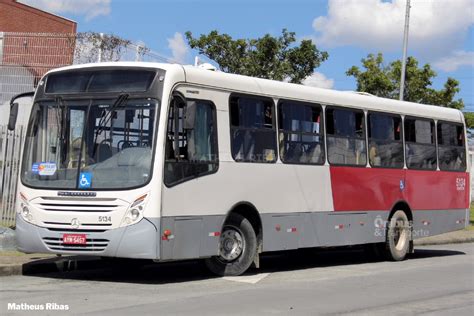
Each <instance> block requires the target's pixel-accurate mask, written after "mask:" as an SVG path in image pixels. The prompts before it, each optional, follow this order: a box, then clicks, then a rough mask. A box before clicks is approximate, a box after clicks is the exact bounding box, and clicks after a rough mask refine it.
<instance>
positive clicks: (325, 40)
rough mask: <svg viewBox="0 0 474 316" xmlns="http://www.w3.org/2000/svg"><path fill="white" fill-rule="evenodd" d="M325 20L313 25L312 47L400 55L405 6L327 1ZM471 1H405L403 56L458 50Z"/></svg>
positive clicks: (401, 2)
mask: <svg viewBox="0 0 474 316" xmlns="http://www.w3.org/2000/svg"><path fill="white" fill-rule="evenodd" d="M328 6H329V7H328V14H327V16H320V17H317V18H316V19H314V21H313V28H314V30H315V31H316V32H317V35H316V40H317V43H318V44H321V45H325V46H329V47H334V46H344V45H356V46H359V47H363V48H369V49H374V50H377V51H391V50H401V46H402V40H403V29H404V21H405V8H406V0H391V1H382V0H329V3H328ZM473 10H474V1H472V0H455V1H453V0H414V1H411V11H410V29H409V50H410V49H415V50H419V51H422V52H425V53H427V55H430V56H438V57H439V56H443V55H446V53H447V52H449V51H451V50H452V49H453V48H454V49H455V48H456V47H459V45H460V44H461V43H462V41H463V39H464V38H465V36H466V35H467V32H468V28H469V26H470V25H472V24H473V23H474V15H473V14H472V13H473Z"/></svg>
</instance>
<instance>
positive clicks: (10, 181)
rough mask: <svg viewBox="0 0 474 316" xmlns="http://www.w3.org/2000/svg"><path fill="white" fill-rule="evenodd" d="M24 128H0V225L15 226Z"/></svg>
mask: <svg viewBox="0 0 474 316" xmlns="http://www.w3.org/2000/svg"><path fill="white" fill-rule="evenodd" d="M24 130H25V129H24V127H23V126H19V127H18V128H17V129H16V130H15V131H9V130H8V129H7V128H6V126H0V179H1V183H0V189H1V192H2V195H1V200H0V206H1V210H2V212H1V223H0V224H1V225H3V226H13V225H14V224H15V205H16V193H17V183H18V175H19V169H20V156H21V148H22V147H23V146H22V144H23V143H24V141H25V134H24Z"/></svg>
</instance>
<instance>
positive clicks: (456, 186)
mask: <svg viewBox="0 0 474 316" xmlns="http://www.w3.org/2000/svg"><path fill="white" fill-rule="evenodd" d="M330 172H331V188H332V195H333V203H334V210H335V211H357V210H361V211H380V210H387V211H388V210H390V209H391V208H392V207H393V205H394V204H395V203H396V202H397V201H401V200H404V201H407V203H408V204H409V205H410V207H411V208H412V209H413V210H447V209H462V208H468V207H469V190H470V189H469V174H468V173H466V172H448V171H424V170H402V169H382V168H355V167H339V166H331V167H330Z"/></svg>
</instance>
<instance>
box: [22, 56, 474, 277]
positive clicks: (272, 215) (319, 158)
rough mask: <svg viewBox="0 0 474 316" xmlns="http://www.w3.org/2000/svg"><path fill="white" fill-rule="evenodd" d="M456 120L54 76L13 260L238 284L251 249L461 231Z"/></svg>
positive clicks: (359, 104)
mask: <svg viewBox="0 0 474 316" xmlns="http://www.w3.org/2000/svg"><path fill="white" fill-rule="evenodd" d="M466 157H467V150H466V133H465V124H464V119H463V115H462V113H461V112H460V111H458V110H454V109H448V108H444V107H439V106H428V105H421V104H415V103H410V102H400V101H396V100H388V99H383V98H378V97H375V96H370V95H363V94H358V93H353V92H339V91H332V90H325V89H317V88H312V87H306V86H302V85H295V84H289V83H283V82H275V81H270V80H263V79H256V78H251V77H245V76H239V75H232V74H226V73H222V72H214V71H208V70H204V69H199V68H197V67H192V66H181V65H170V64H155V63H122V62H120V63H100V64H92V65H81V66H71V67H66V68H61V69H57V70H53V71H50V72H49V73H47V74H46V75H45V76H44V78H42V80H41V81H40V83H39V85H38V88H37V90H36V93H35V97H34V105H33V108H32V112H31V117H30V120H29V124H28V132H27V139H26V143H25V146H24V151H23V160H22V166H21V177H20V178H21V179H20V183H19V187H18V192H19V193H18V194H19V196H18V199H19V202H18V216H17V224H16V230H17V238H18V247H19V249H20V250H21V251H23V252H35V253H56V254H81V255H94V256H103V257H127V258H146V259H153V260H156V261H170V260H181V259H191V258H205V259H206V263H207V265H208V267H209V268H210V269H211V270H212V271H213V272H215V273H217V274H220V275H238V274H241V273H243V272H244V271H246V270H247V269H248V268H249V266H250V265H251V264H252V263H253V262H254V263H256V265H257V266H258V258H259V254H260V253H262V252H271V251H278V250H286V249H298V248H308V247H329V246H341V245H358V244H365V245H371V246H373V247H372V248H373V249H377V250H378V251H379V252H380V253H382V254H384V255H385V256H386V257H388V258H390V259H392V260H402V259H404V258H405V257H406V255H407V253H409V252H410V251H411V250H412V249H413V247H412V245H413V243H412V240H413V239H415V238H419V237H426V236H432V235H436V234H441V233H445V232H449V231H454V230H459V229H463V228H464V227H465V226H466V225H467V223H468V216H469V215H468V214H469V213H468V208H469V200H470V196H469V195H470V193H469V192H470V190H469V173H468V170H469V169H468V166H467V159H466Z"/></svg>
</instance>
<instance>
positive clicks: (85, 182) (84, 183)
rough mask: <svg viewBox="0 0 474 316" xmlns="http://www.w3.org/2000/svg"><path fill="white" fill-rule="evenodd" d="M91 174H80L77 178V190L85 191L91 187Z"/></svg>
mask: <svg viewBox="0 0 474 316" xmlns="http://www.w3.org/2000/svg"><path fill="white" fill-rule="evenodd" d="M91 181H92V173H90V172H81V174H80V176H79V189H87V188H90V187H91Z"/></svg>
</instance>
